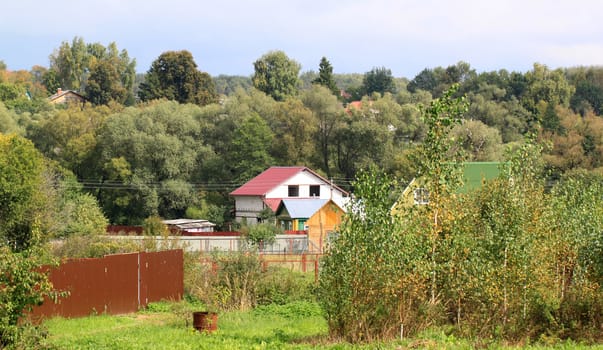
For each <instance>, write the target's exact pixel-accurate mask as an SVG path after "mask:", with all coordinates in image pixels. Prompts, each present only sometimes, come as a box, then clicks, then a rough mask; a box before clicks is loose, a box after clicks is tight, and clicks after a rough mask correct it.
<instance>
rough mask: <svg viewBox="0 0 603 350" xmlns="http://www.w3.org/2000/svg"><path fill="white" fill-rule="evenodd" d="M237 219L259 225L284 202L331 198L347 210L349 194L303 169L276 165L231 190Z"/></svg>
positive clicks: (307, 169) (302, 167) (313, 172)
mask: <svg viewBox="0 0 603 350" xmlns="http://www.w3.org/2000/svg"><path fill="white" fill-rule="evenodd" d="M230 195H231V196H232V197H233V198H234V200H235V219H236V220H237V221H239V222H241V221H246V222H247V223H248V224H256V223H258V222H259V221H261V219H260V214H261V213H262V212H263V211H265V210H266V209H269V210H271V211H272V212H273V213H274V212H276V210H277V209H278V206H279V204H280V203H281V200H283V199H303V198H307V199H330V200H332V201H333V202H334V203H335V204H337V205H338V206H339V207H341V208H345V207H346V204H347V201H348V193H347V192H346V191H345V190H343V189H342V188H340V187H339V186H337V185H335V184H333V183H332V182H331V181H329V180H327V179H325V178H324V177H322V176H320V175H319V174H317V173H316V172H315V171H313V170H311V169H309V168H307V167H304V166H273V167H270V168H268V169H266V170H265V171H264V172H262V173H261V174H259V175H258V176H256V177H254V178H253V179H251V180H249V181H248V182H247V183H245V184H244V185H243V186H241V187H239V188H237V189H236V190H234V191H232V192H231V193H230Z"/></svg>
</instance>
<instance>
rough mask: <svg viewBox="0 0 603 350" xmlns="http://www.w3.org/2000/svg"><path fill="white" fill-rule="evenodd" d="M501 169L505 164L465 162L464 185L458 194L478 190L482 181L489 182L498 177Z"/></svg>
mask: <svg viewBox="0 0 603 350" xmlns="http://www.w3.org/2000/svg"><path fill="white" fill-rule="evenodd" d="M501 167H502V168H504V167H505V164H504V163H500V162H465V163H463V181H464V185H463V186H462V188H460V189H459V192H461V193H466V192H469V191H472V190H474V189H477V188H480V187H481V186H482V182H483V181H489V180H492V179H495V178H497V177H498V175H499V174H500V172H501Z"/></svg>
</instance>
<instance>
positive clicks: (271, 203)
mask: <svg viewBox="0 0 603 350" xmlns="http://www.w3.org/2000/svg"><path fill="white" fill-rule="evenodd" d="M264 203H266V205H267V206H268V207H270V209H272V211H276V209H278V206H279V204H281V199H280V198H264Z"/></svg>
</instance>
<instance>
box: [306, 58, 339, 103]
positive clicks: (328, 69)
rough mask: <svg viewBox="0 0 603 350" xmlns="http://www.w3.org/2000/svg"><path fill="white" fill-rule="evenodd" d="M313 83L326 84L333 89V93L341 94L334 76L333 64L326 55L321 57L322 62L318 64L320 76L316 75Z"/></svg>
mask: <svg viewBox="0 0 603 350" xmlns="http://www.w3.org/2000/svg"><path fill="white" fill-rule="evenodd" d="M312 83H314V84H320V85H322V86H325V87H327V88H328V89H329V90H331V92H332V93H333V95H335V96H339V89H338V88H337V84H336V83H335V79H334V78H333V66H332V65H331V62H329V60H327V58H326V57H323V58H321V59H320V64H319V65H318V77H316V79H314V80H313V81H312Z"/></svg>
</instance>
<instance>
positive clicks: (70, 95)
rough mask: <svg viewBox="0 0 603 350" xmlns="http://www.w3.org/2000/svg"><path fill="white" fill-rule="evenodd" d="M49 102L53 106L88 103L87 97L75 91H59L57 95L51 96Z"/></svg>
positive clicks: (59, 89)
mask: <svg viewBox="0 0 603 350" xmlns="http://www.w3.org/2000/svg"><path fill="white" fill-rule="evenodd" d="M48 101H49V102H50V103H52V104H80V105H83V104H84V103H86V97H84V96H82V95H80V94H78V93H77V92H75V91H73V90H63V89H61V88H58V89H57V93H56V94H54V95H52V96H50V97H49V98H48Z"/></svg>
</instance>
